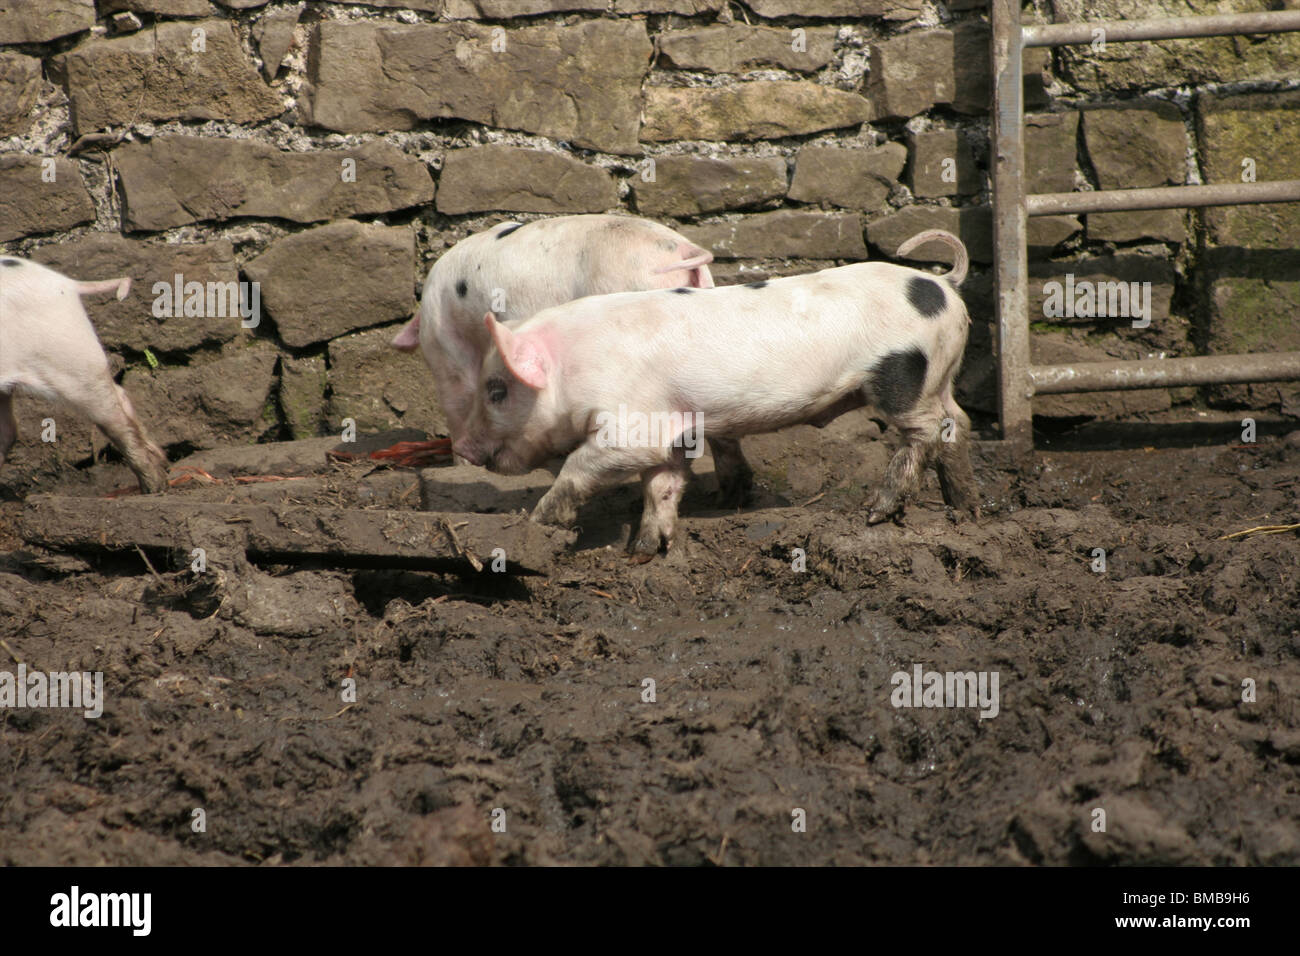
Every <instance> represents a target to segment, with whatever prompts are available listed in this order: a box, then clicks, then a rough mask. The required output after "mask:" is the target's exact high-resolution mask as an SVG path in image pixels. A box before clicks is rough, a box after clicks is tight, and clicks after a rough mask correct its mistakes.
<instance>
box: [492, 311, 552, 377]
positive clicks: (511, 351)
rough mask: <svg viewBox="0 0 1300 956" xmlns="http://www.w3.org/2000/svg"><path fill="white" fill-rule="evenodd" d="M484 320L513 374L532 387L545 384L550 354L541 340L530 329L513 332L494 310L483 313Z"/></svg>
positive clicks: (494, 342)
mask: <svg viewBox="0 0 1300 956" xmlns="http://www.w3.org/2000/svg"><path fill="white" fill-rule="evenodd" d="M483 324H484V325H486V326H487V330H488V332H489V334H491V336H492V343H493V344H494V345H495V346H496V347H497V351H498V352H500V353H501V358H502V359H503V360H504V361H505V363H506V368H508V369H509V370H510V374H511V375H513V376H514V377H515V378H517V379H519V381H521V382H523V383H524V384H525V385H527V386H528V387H529V388H533V389H537V390H539V391H540V390H541V389H543V388H545V387H546V377H547V372H548V371H549V369H550V360H549V359H550V357H549V356H548V355H547V354H546V350H545V349H544V348H543V347H542V346H541V344H540V343H539V342H538V341H537V340H536V339H535V338H534V337H533V336H531V335H529V334H527V333H524V334H523V335H516V334H515V333H513V332H511V331H510V330H509V329H508V328H506V326H505V325H504V324H503V323H501V322H498V321H497V319H496V316H494V315H493V314H492V313H491V312H488V313H487V314H486V315H484V316H483Z"/></svg>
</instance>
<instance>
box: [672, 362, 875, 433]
mask: <svg viewBox="0 0 1300 956" xmlns="http://www.w3.org/2000/svg"><path fill="white" fill-rule="evenodd" d="M863 378H864V376H863V374H862V373H861V372H858V371H852V370H845V371H841V372H839V373H838V374H836V375H835V376H833V377H830V376H820V377H818V378H815V379H811V380H810V379H803V380H798V381H792V382H784V383H782V382H772V381H771V380H770V379H768V380H764V378H763V377H761V376H743V377H737V376H734V375H722V376H719V377H718V378H717V379H716V380H715V381H713V382H711V383H708V384H707V385H706V386H704V387H698V386H696V387H690V388H687V389H683V390H682V392H681V393H680V394H679V396H678V399H679V401H678V405H679V407H680V408H681V410H683V411H690V412H695V413H696V414H697V415H699V416H700V419H701V425H702V427H703V430H704V433H705V434H706V435H708V436H711V437H715V438H728V437H732V438H738V437H740V436H742V435H753V434H758V433H761V432H770V431H776V430H777V429H780V428H787V427H789V426H791V425H801V424H804V423H806V422H809V421H812V420H814V419H819V418H822V417H823V416H824V415H825V414H826V413H827V412H828V411H829V410H831V409H833V408H834V407H835V406H839V405H841V404H843V405H844V406H845V407H846V408H847V407H853V405H855V404H860V402H858V401H855V396H857V395H859V394H860V392H861V389H862V385H863Z"/></svg>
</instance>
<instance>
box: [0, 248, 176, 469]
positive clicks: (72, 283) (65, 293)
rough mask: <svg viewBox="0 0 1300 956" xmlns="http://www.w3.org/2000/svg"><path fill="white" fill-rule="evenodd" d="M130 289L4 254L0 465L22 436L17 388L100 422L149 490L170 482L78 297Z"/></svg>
mask: <svg viewBox="0 0 1300 956" xmlns="http://www.w3.org/2000/svg"><path fill="white" fill-rule="evenodd" d="M130 290H131V280H130V279H105V280H104V281H102V282H78V281H76V280H75V279H69V278H68V277H67V276H65V275H61V274H59V273H58V272H55V271H54V270H53V269H50V268H47V267H46V266H43V265H40V264H38V263H35V262H31V261H29V260H27V259H17V258H13V257H10V256H5V257H0V465H3V464H4V462H5V455H6V454H8V452H9V449H10V448H12V447H13V443H14V439H15V438H17V435H18V425H17V422H15V421H14V414H13V393H14V392H15V391H16V390H24V391H28V392H31V393H33V394H36V395H39V396H41V397H42V398H53V399H62V400H64V401H66V402H67V403H68V404H69V405H71V406H72V407H73V408H75V409H77V410H78V411H79V412H81V413H82V414H83V415H85V416H86V417H87V418H89V419H90V420H91V421H92V422H94V423H95V424H96V425H98V426H99V427H100V428H101V429H102V430H103V431H104V433H105V434H106V435H108V437H109V439H110V440H111V441H112V442H113V444H114V445H115V446H116V447H117V450H118V451H120V452H121V453H122V455H123V457H125V458H126V461H127V464H129V465H130V466H131V470H132V471H134V472H135V474H136V477H137V478H139V480H140V490H141V491H143V492H144V493H146V494H150V493H153V492H156V491H162V490H163V489H165V488H166V487H167V456H166V455H164V454H163V452H162V449H160V448H159V447H158V446H157V445H155V444H154V443H153V442H151V441H150V440H149V438H148V436H147V435H145V432H144V429H143V428H142V427H141V425H140V422H139V421H138V420H137V419H136V416H135V409H134V408H132V407H131V400H130V399H129V398H127V395H126V392H124V391H122V389H121V387H120V386H118V385H117V384H116V383H114V381H113V378H112V375H111V374H110V373H109V368H108V357H107V356H106V355H105V354H104V349H103V347H102V346H101V345H100V344H99V338H98V336H96V335H95V329H94V326H92V325H91V324H90V319H89V318H87V316H86V310H85V309H84V308H82V306H81V296H83V295H92V294H94V293H98V292H116V293H117V297H118V298H119V299H124V298H126V295H127V293H128V292H130Z"/></svg>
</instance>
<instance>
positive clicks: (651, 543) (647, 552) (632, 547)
mask: <svg viewBox="0 0 1300 956" xmlns="http://www.w3.org/2000/svg"><path fill="white" fill-rule="evenodd" d="M662 544H663V536H662V535H660V534H659V531H658V530H655V531H654V532H646V531H642V532H641V533H640V534H638V535H637V536H636V537H635V538H633V539H632V543H631V544H629V545H628V547H627V550H628V552H629V553H631V554H632V555H635V556H636V557H637V558H639V559H643V560H645V561H649V560H650V559H651V558H653V557H654V556H655V555H657V554H658V553H659V548H660V546H661V545H662Z"/></svg>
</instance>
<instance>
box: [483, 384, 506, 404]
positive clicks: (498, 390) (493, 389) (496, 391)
mask: <svg viewBox="0 0 1300 956" xmlns="http://www.w3.org/2000/svg"><path fill="white" fill-rule="evenodd" d="M487 400H488V401H489V402H491V403H492V404H493V405H500V404H501V403H502V402H504V401H505V400H506V383H505V380H504V379H500V378H490V379H488V380H487Z"/></svg>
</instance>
